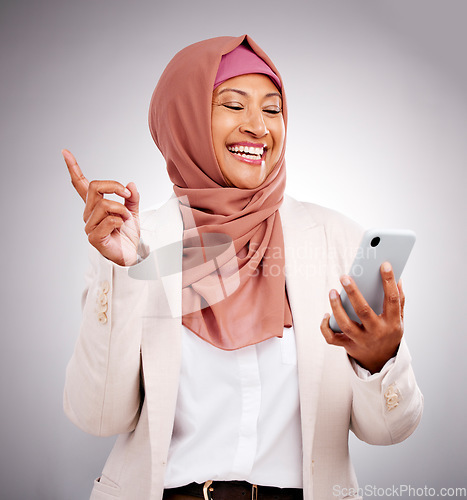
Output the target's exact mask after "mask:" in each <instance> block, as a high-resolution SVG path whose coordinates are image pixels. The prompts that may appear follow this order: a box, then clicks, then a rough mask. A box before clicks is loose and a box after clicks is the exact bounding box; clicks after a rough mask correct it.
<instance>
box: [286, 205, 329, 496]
mask: <svg viewBox="0 0 467 500" xmlns="http://www.w3.org/2000/svg"><path fill="white" fill-rule="evenodd" d="M280 215H281V220H282V227H283V231H284V246H285V262H286V286H287V294H288V297H289V301H290V307H291V309H292V316H293V324H294V331H295V336H296V343H297V363H298V374H299V391H300V411H301V421H302V442H303V481H304V485H303V486H304V490H305V491H312V487H311V484H310V481H311V470H312V457H311V451H312V443H313V437H314V431H315V422H316V412H317V406H318V395H319V392H320V383H321V374H322V368H323V361H324V347H325V340H324V338H323V337H322V334H321V331H320V328H319V327H320V323H321V320H322V316H323V311H325V310H326V297H327V290H326V267H327V257H326V239H325V232H324V227H323V226H322V225H319V224H317V223H316V222H315V221H314V220H313V219H312V217H311V215H310V213H309V212H308V211H307V210H306V209H305V207H304V206H303V205H302V204H301V203H299V202H297V201H296V200H294V199H292V198H289V197H285V198H284V203H283V205H282V207H281V209H280Z"/></svg>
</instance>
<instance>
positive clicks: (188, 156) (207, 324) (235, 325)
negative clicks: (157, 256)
mask: <svg viewBox="0 0 467 500" xmlns="http://www.w3.org/2000/svg"><path fill="white" fill-rule="evenodd" d="M242 42H243V43H245V42H246V43H247V44H248V45H249V47H250V48H251V49H252V50H253V51H254V52H255V54H257V55H258V56H259V57H260V58H261V59H262V60H263V61H264V62H265V63H266V64H267V65H268V66H269V68H271V70H272V71H273V73H274V74H275V75H277V77H278V78H279V81H280V87H281V88H282V101H283V116H284V122H285V124H287V107H286V102H285V95H284V92H283V84H282V80H281V79H280V75H279V72H278V71H277V70H276V68H275V66H274V65H273V63H272V61H271V60H270V59H269V58H268V56H267V55H266V54H265V53H264V52H263V51H262V50H261V49H260V48H259V47H258V45H256V43H255V42H254V41H253V40H252V39H251V38H250V37H249V36H247V35H245V36H241V37H219V38H212V39H209V40H204V41H201V42H198V43H195V44H193V45H190V46H188V47H186V48H184V49H183V50H181V51H180V52H178V53H177V54H176V55H175V57H174V58H173V59H172V60H171V61H170V62H169V64H168V66H167V67H166V69H165V70H164V72H163V74H162V76H161V78H160V80H159V82H158V84H157V86H156V89H155V90H154V93H153V96H152V99H151V104H150V109H149V128H150V131H151V134H152V137H153V139H154V141H155V143H156V145H157V147H158V148H159V149H160V151H161V153H162V155H163V156H164V158H165V160H166V163H167V171H168V174H169V177H170V179H171V181H172V182H173V184H174V192H175V194H176V196H177V197H178V198H179V200H180V210H181V214H182V218H183V223H184V234H183V241H184V251H183V291H182V311H183V324H184V325H185V326H186V327H187V328H189V329H190V330H191V331H193V332H194V333H195V334H197V335H198V336H199V337H201V338H202V339H204V340H205V341H207V342H209V343H211V344H212V345H214V346H216V347H219V348H221V349H225V350H233V349H239V348H241V347H245V346H247V345H252V344H256V343H258V342H261V341H263V340H266V339H268V338H272V337H281V336H282V333H283V329H284V326H286V327H289V326H291V325H292V314H291V311H290V306H289V302H288V299H287V294H286V290H285V274H284V264H285V261H284V238H283V233H282V225H281V221H280V216H279V212H278V209H279V206H280V205H281V203H282V200H283V194H284V189H285V161H284V150H283V151H282V153H281V155H280V158H279V160H278V162H277V164H276V166H275V168H274V170H273V171H272V172H271V174H270V175H269V176H268V178H267V179H266V181H265V182H264V183H263V184H262V185H261V186H259V187H258V188H255V189H239V188H236V187H227V186H226V182H225V180H224V178H223V175H222V172H221V171H220V168H219V166H218V163H217V160H216V156H215V153H214V147H213V144H212V139H211V106H212V89H213V86H214V82H215V80H216V75H217V72H218V68H219V64H220V62H221V58H222V56H223V55H225V54H228V53H230V52H231V51H233V50H234V49H235V48H236V47H238V46H239V45H241V44H242ZM284 149H285V148H284ZM213 240H216V241H215V243H214V244H213V245H214V247H211V248H208V246H209V243H207V242H208V241H211V242H212V241H213ZM213 248H214V249H213ZM200 255H202V258H200ZM209 255H210V257H209ZM213 255H214V257H213Z"/></svg>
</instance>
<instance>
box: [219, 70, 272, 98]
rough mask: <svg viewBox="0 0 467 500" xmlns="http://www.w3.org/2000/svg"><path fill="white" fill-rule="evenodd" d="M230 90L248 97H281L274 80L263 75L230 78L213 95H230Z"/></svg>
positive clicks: (255, 74)
mask: <svg viewBox="0 0 467 500" xmlns="http://www.w3.org/2000/svg"><path fill="white" fill-rule="evenodd" d="M229 90H232V91H240V93H244V94H246V96H260V97H264V96H274V95H277V96H278V97H279V98H280V97H281V94H280V91H279V90H278V89H277V87H276V86H275V85H274V83H273V82H272V80H271V79H270V78H269V77H268V76H266V75H263V74H259V73H250V74H247V75H240V76H235V77H233V78H229V79H228V80H226V81H225V82H223V83H221V84H220V85H219V86H218V87H217V88H215V89H214V92H213V95H214V96H218V95H222V94H227V93H229Z"/></svg>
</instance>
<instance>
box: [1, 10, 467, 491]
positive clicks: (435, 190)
mask: <svg viewBox="0 0 467 500" xmlns="http://www.w3.org/2000/svg"><path fill="white" fill-rule="evenodd" d="M0 12H1V27H0V53H1V66H0V68H1V76H0V78H1V84H2V92H1V116H2V125H1V126H2V129H1V135H0V137H1V141H2V147H1V151H0V155H1V181H2V182H1V186H2V188H1V190H2V195H1V197H0V199H1V203H2V208H1V209H2V213H3V214H4V218H5V220H6V221H7V222H8V223H7V224H6V225H5V226H4V232H3V236H2V245H1V247H2V264H3V279H2V297H1V299H2V300H1V325H2V326H1V329H2V332H1V342H2V348H1V351H0V352H1V354H0V355H1V364H0V370H1V374H0V375H1V376H0V383H1V402H2V406H1V408H2V411H1V418H2V420H1V426H0V453H1V464H0V465H1V467H0V496H1V498H2V499H5V500H14V499H18V500H29V499H44V500H54V499H57V500H68V499H70V500H71V499H85V498H88V495H89V492H90V488H91V483H92V480H93V478H94V477H96V476H97V475H98V474H99V472H100V470H101V467H102V465H103V462H104V460H105V457H106V455H107V453H108V450H109V448H110V446H111V444H112V442H113V439H100V438H95V437H92V436H88V435H85V434H84V433H82V432H81V431H80V430H78V429H77V428H75V427H74V426H73V425H72V424H71V423H70V422H68V420H67V419H66V417H65V416H64V415H63V412H62V389H63V383H64V373H65V367H66V363H67V361H68V359H69V357H70V355H71V352H72V349H73V345H74V342H75V340H76V337H77V333H78V325H79V322H80V294H81V290H82V287H83V283H84V281H83V273H84V270H85V268H86V265H87V242H86V237H85V234H84V232H83V224H82V219H81V214H82V208H83V207H82V202H81V200H80V199H79V198H78V196H77V194H76V193H75V192H74V191H73V189H72V186H71V184H70V183H69V179H68V177H67V175H68V174H67V171H66V168H65V164H64V162H63V160H62V158H61V156H60V150H61V148H64V147H66V148H69V149H70V150H71V151H72V152H73V153H74V154H75V155H76V156H77V158H78V161H79V162H80V164H81V167H82V168H83V170H84V172H85V174H86V175H87V176H88V177H89V178H90V179H93V178H112V179H117V180H120V181H121V182H123V183H127V182H129V181H130V180H133V181H135V182H136V184H137V185H138V187H139V190H140V192H141V194H142V206H143V207H147V206H149V205H153V204H160V203H162V202H163V201H164V200H165V199H166V198H167V197H168V196H169V195H170V192H171V187H170V183H169V181H168V179H167V176H166V174H165V170H164V163H163V161H162V158H161V156H160V154H159V153H158V152H157V150H156V148H155V146H154V144H153V142H152V140H151V138H150V135H149V132H148V129H147V109H148V103H149V99H150V96H151V93H152V90H153V88H154V86H155V84H156V82H157V79H158V77H159V75H160V73H161V72H162V70H163V68H164V67H165V65H166V64H167V62H168V61H169V60H170V58H171V57H172V56H173V55H174V53H175V52H176V51H178V50H179V49H181V48H182V47H184V46H186V45H188V44H190V43H193V42H195V41H198V40H200V39H204V38H209V37H211V36H219V35H225V34H227V35H240V34H244V33H248V34H250V35H251V36H252V37H253V38H254V39H255V40H256V41H257V43H259V45H260V46H262V47H263V48H264V49H265V51H266V52H267V53H268V54H269V55H270V57H271V58H272V60H273V61H275V63H276V65H277V67H278V68H279V69H280V71H281V73H282V76H283V77H284V80H285V82H286V91H287V95H288V99H289V107H290V125H289V141H288V154H287V161H288V192H289V193H290V194H292V195H294V196H296V197H298V198H301V199H304V200H308V201H314V202H316V203H320V204H323V205H326V206H330V207H333V208H336V209H338V210H340V211H342V212H344V213H346V214H347V215H349V216H350V217H352V218H354V219H356V220H358V221H359V222H360V223H361V224H363V225H364V226H378V225H379V226H394V227H406V228H411V229H413V230H415V231H416V233H417V235H418V241H417V243H416V246H415V249H414V252H413V254H412V257H411V259H410V261H409V265H408V268H407V269H406V272H405V273H404V278H405V279H404V285H405V290H406V294H407V312H406V317H407V319H406V338H407V341H408V343H409V346H410V349H411V352H412V355H413V365H414V368H415V370H416V374H417V378H418V381H419V385H420V386H421V388H422V390H423V392H424V395H425V398H426V406H425V414H424V417H423V420H422V423H421V425H420V427H419V428H418V430H417V431H416V432H415V434H414V435H413V436H412V437H411V438H410V439H409V440H408V441H406V442H404V443H403V444H400V445H396V446H393V447H384V448H379V447H373V446H369V445H366V444H364V443H360V442H357V440H356V439H354V438H351V448H352V453H353V458H354V464H355V467H356V470H357V474H358V476H359V480H360V484H361V486H362V487H364V486H366V485H370V486H371V485H374V486H375V487H380V488H382V487H386V486H392V485H395V486H396V487H397V486H399V485H401V484H405V485H411V486H413V487H424V486H425V485H426V486H429V487H434V488H440V487H442V486H445V487H456V486H467V484H466V480H465V475H464V474H465V468H466V458H467V452H466V447H465V442H466V436H467V433H466V426H465V423H464V422H465V413H466V409H467V405H466V390H465V380H466V368H465V367H466V362H465V360H464V357H465V353H466V328H465V325H464V317H465V314H464V308H465V303H464V302H465V293H464V287H465V285H464V283H465V281H466V273H465V267H466V266H465V260H464V259H462V260H461V258H462V257H464V255H465V253H466V252H465V248H466V245H465V243H466V237H465V222H464V218H465V214H466V206H465V198H464V196H465V191H466V173H465V171H466V168H465V167H466V160H467V141H466V132H467V98H466V88H467V65H466V56H465V47H466V46H467V35H466V31H465V28H464V23H465V19H466V17H467V7H466V2H465V1H464V0H458V1H454V0H439V1H434V0H405V1H376V0H341V1H335V0H320V1H304V0H302V1H299V2H294V1H293V0H292V1H291V0H288V1H285V0H282V1H277V0H269V1H260V2H251V1H244V0H236V1H235V2H229V3H226V4H225V5H223V4H222V3H221V2H207V1H205V2H203V3H199V2H197V1H189V0H171V1H170V2H169V1H165V2H157V1H154V0H153V1H152V2H138V1H136V2H123V1H120V0H93V1H88V0H80V1H77V0H74V1H63V0H61V1H58V0H55V1H54V0H45V1H35V2H33V1H32V0H30V1H22V0H14V1H13V0H12V1H4V2H2V4H1V10H0ZM412 497H413V495H412Z"/></svg>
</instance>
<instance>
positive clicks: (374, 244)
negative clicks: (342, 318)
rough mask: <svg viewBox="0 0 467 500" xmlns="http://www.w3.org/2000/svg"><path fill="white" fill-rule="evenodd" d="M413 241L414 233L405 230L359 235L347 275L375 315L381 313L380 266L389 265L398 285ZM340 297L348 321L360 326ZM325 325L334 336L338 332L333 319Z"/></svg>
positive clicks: (381, 286) (376, 231) (338, 329)
mask: <svg viewBox="0 0 467 500" xmlns="http://www.w3.org/2000/svg"><path fill="white" fill-rule="evenodd" d="M415 239H416V237H415V233H414V232H413V231H410V230H407V229H369V230H367V231H366V232H365V234H364V235H363V238H362V241H361V243H360V247H359V248H358V251H357V255H356V256H355V259H354V262H353V264H352V267H351V268H350V271H349V273H348V274H349V276H351V277H352V278H353V280H354V281H355V283H356V284H357V286H358V288H359V290H360V292H361V293H362V295H363V296H364V297H365V300H366V301H367V302H368V304H369V306H370V307H371V308H372V309H373V311H375V313H376V314H381V313H382V312H383V300H384V291H383V283H382V281H381V273H380V267H381V264H382V263H383V262H385V261H388V262H390V263H391V265H392V268H393V271H394V276H395V278H396V282H397V281H399V278H400V277H401V274H402V271H403V270H404V267H405V264H406V262H407V259H408V258H409V255H410V252H411V251H412V248H413V246H414V244H415ZM340 296H341V301H342V305H343V307H344V309H345V310H346V312H347V314H348V315H349V318H350V319H352V320H353V321H356V322H357V323H361V321H360V319H359V318H358V316H357V315H356V314H355V311H354V309H353V307H352V305H351V304H350V301H349V298H348V297H347V294H346V292H345V290H342V291H341V294H340ZM329 325H330V327H331V329H332V330H334V331H335V332H340V331H341V330H340V328H339V326H338V325H337V322H336V320H335V319H334V315H332V316H331V318H330V320H329Z"/></svg>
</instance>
